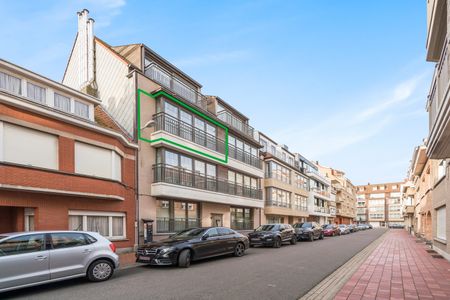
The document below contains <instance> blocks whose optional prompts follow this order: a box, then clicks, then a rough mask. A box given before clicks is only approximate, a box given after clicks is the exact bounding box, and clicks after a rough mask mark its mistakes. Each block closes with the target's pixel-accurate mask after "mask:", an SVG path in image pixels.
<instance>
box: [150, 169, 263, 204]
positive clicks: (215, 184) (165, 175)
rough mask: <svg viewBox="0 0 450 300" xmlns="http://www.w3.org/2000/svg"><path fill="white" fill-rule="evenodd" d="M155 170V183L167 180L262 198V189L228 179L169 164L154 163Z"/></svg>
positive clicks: (210, 189) (168, 181) (220, 191)
mask: <svg viewBox="0 0 450 300" xmlns="http://www.w3.org/2000/svg"><path fill="white" fill-rule="evenodd" d="M153 172H154V180H155V183H156V182H165V183H170V184H176V185H181V186H187V187H192V188H196V189H201V190H207V191H211V192H218V193H224V194H228V195H234V196H240V197H246V198H253V199H262V190H261V189H257V188H254V187H250V186H242V185H238V184H236V183H233V182H230V181H228V180H224V179H220V178H216V177H209V176H205V175H202V174H198V173H193V172H192V171H189V170H185V169H180V168H177V167H173V166H169V165H164V164H157V165H154V166H153Z"/></svg>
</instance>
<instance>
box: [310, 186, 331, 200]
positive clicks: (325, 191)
mask: <svg viewBox="0 0 450 300" xmlns="http://www.w3.org/2000/svg"><path fill="white" fill-rule="evenodd" d="M311 191H313V192H315V193H317V194H319V195H322V196H324V197H328V198H330V196H331V195H330V192H329V191H327V190H322V189H319V188H316V187H312V188H311Z"/></svg>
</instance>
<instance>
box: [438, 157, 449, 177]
mask: <svg viewBox="0 0 450 300" xmlns="http://www.w3.org/2000/svg"><path fill="white" fill-rule="evenodd" d="M446 173H447V161H446V160H442V161H441V162H440V163H439V166H438V178H437V180H440V179H441V178H442V177H444V176H445V175H446Z"/></svg>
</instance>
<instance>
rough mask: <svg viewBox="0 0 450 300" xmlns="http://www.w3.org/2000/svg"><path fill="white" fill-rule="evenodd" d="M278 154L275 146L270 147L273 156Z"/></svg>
mask: <svg viewBox="0 0 450 300" xmlns="http://www.w3.org/2000/svg"><path fill="white" fill-rule="evenodd" d="M276 152H277V150H276V148H275V146H274V145H271V146H270V153H271V154H273V155H275V153H276Z"/></svg>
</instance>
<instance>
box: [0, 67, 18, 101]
mask: <svg viewBox="0 0 450 300" xmlns="http://www.w3.org/2000/svg"><path fill="white" fill-rule="evenodd" d="M21 84H22V83H21V80H20V79H19V78H17V77H14V76H11V75H8V74H6V73H3V72H0V89H3V90H7V91H9V92H11V93H14V94H16V95H20V94H21Z"/></svg>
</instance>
